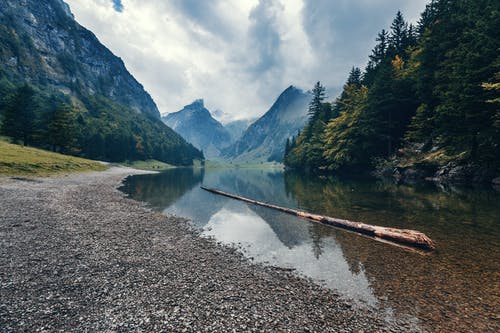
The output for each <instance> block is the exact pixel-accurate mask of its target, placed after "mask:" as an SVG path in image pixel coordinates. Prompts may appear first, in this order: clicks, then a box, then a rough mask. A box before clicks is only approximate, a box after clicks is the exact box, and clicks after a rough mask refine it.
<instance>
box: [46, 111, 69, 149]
mask: <svg viewBox="0 0 500 333" xmlns="http://www.w3.org/2000/svg"><path fill="white" fill-rule="evenodd" d="M48 142H49V143H50V145H51V146H52V150H53V151H57V150H59V151H60V152H62V153H70V152H75V150H76V117H75V112H74V110H73V108H72V107H71V106H70V105H68V104H65V103H64V104H60V105H59V106H58V107H57V108H56V109H55V110H54V111H53V114H52V119H51V120H50V123H49V125H48Z"/></svg>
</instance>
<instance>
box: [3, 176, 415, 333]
mask: <svg viewBox="0 0 500 333" xmlns="http://www.w3.org/2000/svg"><path fill="white" fill-rule="evenodd" d="M135 172H137V171H134V170H133V169H126V168H111V169H109V170H108V171H106V172H100V173H87V174H72V175H68V176H61V177H52V178H40V179H11V178H3V179H1V180H0V203H1V205H0V295H1V297H0V332H52V331H71V332H81V331H90V332H98V331H120V332H123V331H150V332H158V331H165V332H233V331H234V332H252V331H258V332H263V331H264V332H402V331H404V332H414V331H419V329H418V327H415V326H414V325H413V324H412V323H410V322H406V321H404V320H399V319H398V320H395V319H394V318H392V317H390V318H388V317H387V316H386V315H385V314H383V313H380V312H378V311H376V310H375V309H370V308H360V307H358V306H354V304H353V303H351V302H350V301H349V300H345V299H342V298H341V297H339V296H338V295H337V294H335V293H334V292H333V291H330V290H326V289H324V288H322V287H320V286H317V285H315V284H313V283H311V282H310V281H307V280H305V279H302V278H299V277H296V276H294V275H293V274H292V273H290V272H287V271H283V270H279V269H274V268H271V267H263V266H260V265H256V264H253V263H251V262H249V261H248V260H247V259H245V258H243V257H242V256H241V255H240V254H239V252H238V251H237V250H235V249H232V248H228V247H224V246H221V245H220V244H217V243H216V242H215V241H213V240H210V239H205V238H201V237H200V236H199V235H198V232H197V231H196V230H193V229H191V228H190V227H189V226H188V223H186V221H185V220H183V219H181V218H174V217H168V216H164V215H161V214H158V213H155V212H153V211H151V210H150V209H148V208H147V207H145V206H144V205H143V204H141V203H138V202H135V201H133V200H131V199H128V198H126V197H125V196H124V195H123V194H122V193H120V192H119V191H118V190H117V189H116V187H117V186H118V185H119V184H120V182H121V180H122V179H123V178H124V177H125V176H126V175H128V174H132V173H135Z"/></svg>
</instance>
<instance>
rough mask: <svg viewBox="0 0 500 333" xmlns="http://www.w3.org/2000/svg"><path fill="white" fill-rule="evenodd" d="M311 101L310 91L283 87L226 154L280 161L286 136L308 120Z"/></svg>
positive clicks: (238, 158)
mask: <svg viewBox="0 0 500 333" xmlns="http://www.w3.org/2000/svg"><path fill="white" fill-rule="evenodd" d="M310 100H311V96H310V95H309V94H307V93H305V92H303V91H302V90H300V89H298V88H296V87H294V86H290V87H288V88H287V89H285V91H283V92H282V93H281V95H280V96H279V97H278V99H277V100H276V102H274V104H273V105H272V106H271V108H270V109H269V110H268V111H267V112H266V113H265V114H264V115H263V116H262V117H260V118H259V119H258V120H257V121H255V122H254V123H253V124H252V125H250V127H248V129H247V130H246V131H245V132H244V133H243V135H242V136H241V138H240V139H239V140H237V141H236V142H235V143H234V144H233V145H231V147H229V148H228V149H226V150H225V157H226V158H229V159H232V160H234V161H236V162H249V161H252V162H266V161H277V162H281V161H282V160H283V154H284V152H285V143H286V139H288V138H290V137H292V136H294V135H297V132H298V131H299V130H300V129H301V128H302V127H304V125H305V123H306V121H307V118H308V116H307V107H308V104H309V101H310Z"/></svg>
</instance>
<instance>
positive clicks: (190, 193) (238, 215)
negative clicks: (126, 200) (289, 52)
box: [122, 169, 500, 332]
mask: <svg viewBox="0 0 500 333" xmlns="http://www.w3.org/2000/svg"><path fill="white" fill-rule="evenodd" d="M202 184H203V185H204V186H207V187H214V188H217V189H220V190H223V191H227V192H231V193H234V194H238V195H241V196H245V197H249V198H252V199H255V200H259V201H265V202H269V203H273V204H277V205H281V206H286V207H290V208H298V209H301V210H306V211H310V212H314V213H318V214H323V215H328V216H333V217H338V218H346V219H350V220H356V221H362V222H365V223H369V224H375V225H384V226H393V227H398V228H407V229H416V230H419V231H422V232H424V233H426V234H427V235H428V236H430V237H431V238H432V239H433V240H434V241H435V242H436V243H437V250H436V251H434V252H432V253H429V254H427V255H421V254H418V253H411V252H408V251H404V250H402V249H400V248H398V247H394V246H391V245H387V244H383V243H379V242H376V241H374V240H372V239H369V238H365V237H361V236H359V235H357V234H354V233H351V232H347V231H344V230H340V229H336V228H332V227H327V226H322V225H318V224H316V223H313V222H309V221H307V220H303V219H299V218H297V217H294V216H290V215H286V214H284V213H280V212H276V211H272V210H270V209H268V208H263V207H256V206H252V205H248V204H246V203H243V202H239V201H235V200H233V199H229V198H225V197H221V196H217V195H214V194H211V193H208V192H206V191H203V190H201V189H200V188H199V187H200V185H202ZM122 190H123V191H124V192H126V193H128V194H129V195H130V196H131V197H132V198H134V199H137V200H140V201H145V202H148V203H149V204H150V205H151V206H152V207H153V208H154V209H157V210H159V211H163V212H165V213H169V214H174V215H178V216H183V217H188V218H190V219H191V220H192V221H193V223H194V225H196V226H197V227H199V228H201V229H202V230H203V234H204V235H205V236H211V237H214V238H216V239H217V240H219V241H221V242H224V243H228V244H237V245H238V246H239V247H240V248H242V249H243V252H244V253H245V255H247V256H248V257H251V258H253V259H254V260H255V261H257V262H262V263H267V264H270V265H274V266H279V267H284V268H290V269H295V271H296V272H297V273H299V274H301V275H305V276H307V277H310V278H312V279H314V280H316V281H317V282H318V283H321V284H323V285H325V286H326V287H328V288H331V289H333V290H335V291H336V292H338V293H339V294H340V295H342V296H344V297H347V298H351V299H354V300H355V301H357V302H358V303H360V304H367V305H369V306H375V307H379V308H380V309H382V310H383V311H386V312H387V314H388V317H391V315H392V314H393V313H396V314H398V315H402V316H408V318H413V319H414V320H415V322H416V323H417V324H418V325H421V326H422V327H423V328H424V329H428V330H430V331H441V332H442V331H450V332H452V331H464V332H485V331H491V332H494V331H500V324H499V321H500V312H499V310H498V309H499V308H500V306H499V305H500V247H499V245H500V238H499V236H500V191H498V190H495V189H493V188H481V189H478V188H476V189H473V188H463V187H454V186H435V185H425V186H423V185H420V186H414V187H412V186H404V185H396V184H392V183H387V182H380V181H374V180H339V179H335V178H327V177H323V178H318V177H311V176H304V175H300V174H295V173H283V172H281V171H270V170H251V169H216V170H202V169H172V170H169V171H167V172H164V173H161V174H157V175H140V176H134V177H130V178H128V179H127V180H126V182H125V185H124V186H123V187H122Z"/></svg>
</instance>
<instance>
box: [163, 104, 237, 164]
mask: <svg viewBox="0 0 500 333" xmlns="http://www.w3.org/2000/svg"><path fill="white" fill-rule="evenodd" d="M162 120H163V122H164V123H165V124H167V125H168V126H170V127H171V128H172V129H174V130H175V131H176V132H177V133H179V134H180V135H181V136H182V137H183V138H184V139H186V140H187V141H188V142H190V143H191V144H193V145H194V146H195V147H197V148H199V149H202V150H203V152H204V154H205V157H207V158H213V157H218V156H220V150H221V149H222V148H224V147H227V146H228V145H229V144H230V143H231V135H230V134H229V132H228V131H227V130H226V129H225V128H224V126H222V124H221V123H219V122H218V121H217V120H215V119H214V118H213V117H212V115H211V114H210V112H209V111H208V110H207V109H206V108H205V105H204V102H203V100H202V99H198V100H196V101H194V102H193V103H191V104H189V105H186V106H185V107H184V108H183V109H182V110H180V111H177V112H174V113H170V114H168V115H166V116H164V117H162Z"/></svg>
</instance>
